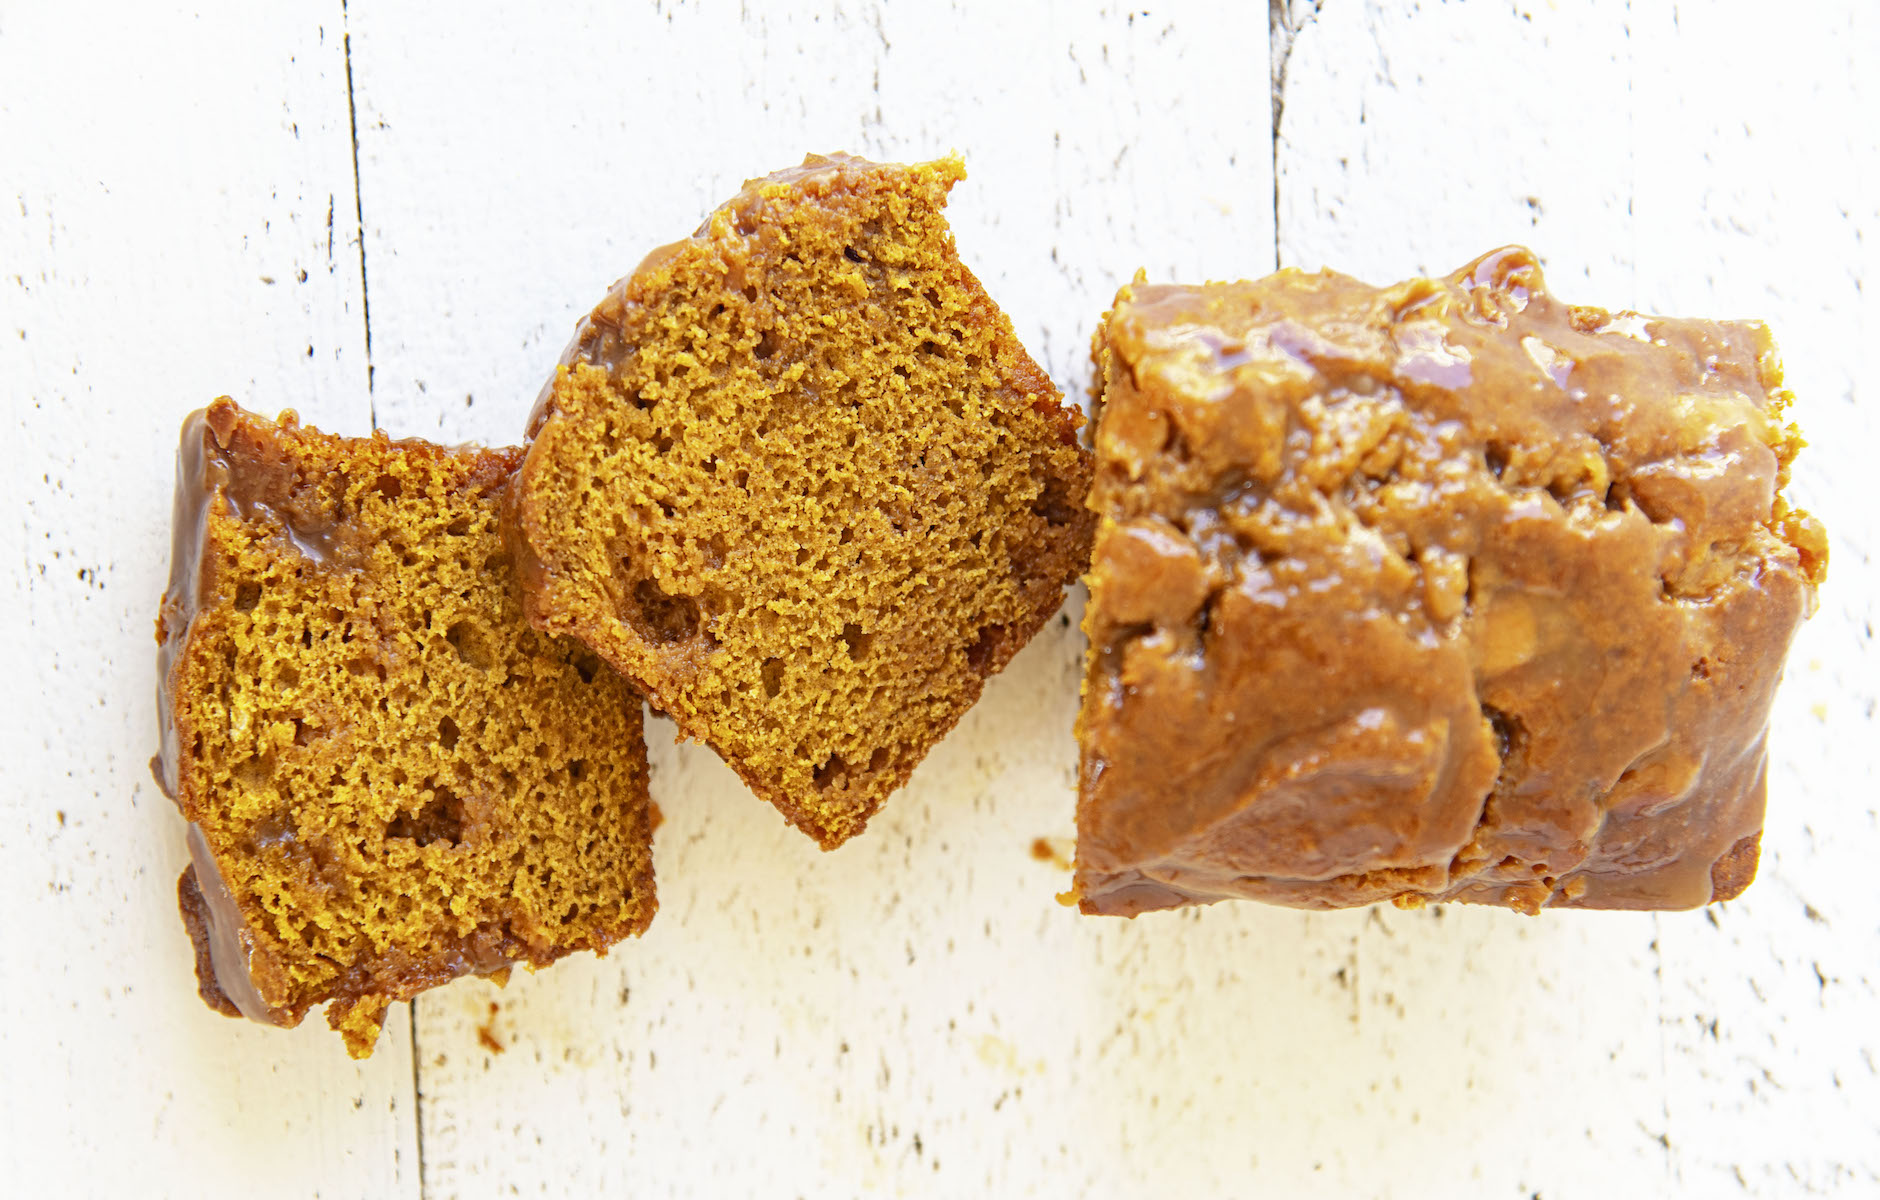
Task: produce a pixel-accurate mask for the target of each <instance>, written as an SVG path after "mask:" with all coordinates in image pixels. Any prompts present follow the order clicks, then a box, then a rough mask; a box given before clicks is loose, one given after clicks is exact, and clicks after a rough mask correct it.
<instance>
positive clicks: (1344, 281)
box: [1076, 248, 1826, 915]
mask: <svg viewBox="0 0 1880 1200" xmlns="http://www.w3.org/2000/svg"><path fill="white" fill-rule="evenodd" d="M1095 351H1096V359H1097V366H1098V373H1099V383H1100V385H1101V388H1102V396H1101V405H1102V407H1101V415H1100V417H1099V423H1098V427H1097V434H1096V447H1097V463H1098V466H1097V478H1096V482H1095V485H1094V487H1093V490H1092V493H1091V503H1092V507H1093V508H1095V509H1096V510H1097V511H1098V512H1099V513H1100V514H1101V517H1100V524H1099V528H1098V533H1097V539H1096V549H1095V551H1094V556H1093V560H1094V561H1093V565H1092V568H1091V573H1090V602H1089V606H1088V608H1087V610H1086V615H1085V629H1086V630H1087V632H1088V633H1089V636H1090V642H1091V648H1090V657H1089V664H1088V677H1087V682H1086V684H1085V689H1084V698H1083V709H1082V714H1081V717H1080V720H1079V736H1080V745H1081V750H1082V769H1081V790H1080V795H1079V800H1078V818H1077V820H1078V845H1077V865H1076V867H1077V877H1076V891H1077V892H1078V894H1079V895H1080V896H1081V902H1082V906H1083V908H1084V910H1085V911H1086V912H1101V913H1120V914H1126V915H1134V914H1136V913H1138V912H1141V911H1144V910H1147V909H1155V908H1167V907H1172V906H1176V905H1182V904H1189V903H1196V902H1205V901H1211V900H1217V899H1222V898H1227V897H1253V898H1257V899H1264V900H1272V901H1277V902H1281V903H1286V904H1294V905H1301V906H1308V907H1336V906H1342V905H1353V904H1363V903H1367V902H1370V901H1375V900H1386V899H1389V900H1395V901H1397V902H1399V903H1400V904H1406V905H1415V904H1420V903H1424V902H1427V901H1434V900H1466V901H1477V902H1483V903H1494V904H1504V905H1508V906H1511V907H1514V908H1517V909H1522V910H1524V911H1528V912H1533V911H1536V910H1538V909H1540V908H1542V907H1544V906H1548V905H1567V906H1576V907H1587V908H1685V907H1691V906H1694V905H1700V904H1704V903H1706V902H1708V901H1711V900H1723V899H1728V898H1730V897H1733V896H1735V895H1736V894H1737V893H1739V892H1740V891H1741V890H1742V889H1743V888H1744V887H1745V886H1747V884H1748V883H1749V881H1750V879H1751V878H1752V877H1753V875H1754V873H1755V868H1756V859H1757V846H1758V838H1759V836H1760V832H1761V828H1762V813H1763V796H1764V776H1765V762H1766V754H1765V748H1764V740H1765V732H1766V729H1767V725H1768V717H1769V706H1770V700H1771V696H1772V694H1773V692H1774V689H1775V686H1776V682H1777V679H1778V677H1779V676H1780V673H1781V667H1782V660H1783V656H1784V654H1785V653H1786V651H1787V648H1788V645H1789V641H1790V638H1791V637H1792V635H1793V634H1794V632H1795V629H1796V627H1797V625H1798V624H1799V623H1800V622H1801V620H1802V619H1803V617H1804V616H1805V615H1806V614H1807V613H1808V612H1809V611H1811V606H1812V604H1813V600H1814V592H1815V587H1816V585H1817V584H1819V583H1820V581H1821V579H1822V577H1823V573H1824V570H1825V566H1826V541H1825V537H1824V535H1823V532H1822V529H1821V526H1820V525H1819V523H1817V522H1816V521H1815V520H1814V519H1813V518H1811V517H1809V516H1808V515H1807V514H1805V513H1802V512H1800V511H1798V510H1796V509H1794V508H1792V507H1791V506H1790V505H1789V504H1788V502H1787V501H1785V500H1784V499H1783V497H1782V488H1783V486H1784V484H1785V483H1786V482H1787V480H1788V471H1789V464H1790V461H1791V459H1793V457H1794V456H1795V453H1796V451H1797V449H1798V448H1799V447H1800V446H1801V441H1800V438H1799V437H1798V436H1797V434H1796V432H1795V430H1794V427H1793V426H1791V425H1788V424H1785V422H1784V410H1785V409H1786V407H1787V405H1788V404H1789V401H1790V399H1791V397H1790V395H1789V393H1788V392H1787V391H1786V390H1785V389H1784V388H1783V386H1782V371H1781V367H1780V364H1779V362H1778V360H1777V357H1776V352H1775V347H1774V345H1773V343H1772V341H1771V339H1770V336H1769V331H1768V330H1767V329H1766V328H1765V327H1763V326H1762V325H1760V324H1758V323H1754V322H1710V321H1689V320H1672V319H1667V318H1658V317H1644V316H1639V315H1636V314H1632V313H1620V314H1617V315H1615V314H1611V313H1608V312H1605V311H1603V310H1600V309H1594V308H1581V307H1575V306H1569V305H1566V304H1563V303H1561V302H1560V301H1558V300H1556V299H1554V298H1553V297H1552V296H1550V295H1548V293H1547V291H1546V289H1545V286H1544V284H1543V282H1542V278H1541V272H1540V268H1539V266H1538V265H1537V264H1536V262H1535V260H1534V258H1533V257H1532V255H1530V254H1529V253H1528V252H1527V251H1525V250H1521V249H1519V248H1510V249H1504V250H1499V251H1496V252H1494V253H1492V254H1489V255H1487V256H1485V257H1483V258H1481V259H1479V260H1477V261H1476V262H1473V263H1471V264H1469V265H1468V266H1466V267H1464V268H1462V269H1461V270H1460V271H1458V272H1456V273H1455V274H1453V275H1451V276H1449V277H1448V278H1445V279H1413V280H1410V281H1408V282H1405V283H1401V284H1398V285H1396V286H1394V287H1389V288H1374V287H1369V286H1366V285H1365V284H1362V283H1359V282H1358V281H1356V280H1354V279H1350V278H1347V277H1345V276H1341V275H1336V274H1332V273H1329V272H1327V273H1323V274H1317V275H1308V274H1302V273H1300V272H1298V271H1282V272H1280V273H1279V274H1277V275H1274V276H1271V277H1269V278H1267V279H1264V280H1261V281H1259V282H1257V283H1234V284H1211V285H1208V286H1206V287H1171V286H1149V285H1146V284H1143V283H1141V282H1138V283H1136V284H1134V285H1132V286H1130V287H1126V288H1124V289H1123V290H1122V292H1121V294H1119V295H1118V297H1117V300H1116V305H1115V309H1114V311H1113V312H1111V313H1110V314H1109V315H1108V317H1107V320H1106V321H1105V323H1104V325H1103V328H1102V330H1101V331H1100V332H1099V335H1098V337H1097V339H1096V345H1095Z"/></svg>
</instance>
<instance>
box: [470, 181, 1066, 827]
mask: <svg viewBox="0 0 1880 1200" xmlns="http://www.w3.org/2000/svg"><path fill="white" fill-rule="evenodd" d="M963 177H964V170H963V168H962V167H961V165H960V163H959V161H958V160H957V159H948V160H944V161H941V162H934V163H926V164H922V165H918V166H900V165H890V164H877V163H871V162H866V161H863V160H861V159H857V158H852V157H848V156H846V155H843V156H835V157H830V158H824V157H818V156H812V157H810V158H809V159H806V160H805V162H804V164H803V165H802V166H801V167H798V168H795V169H792V170H788V171H783V172H779V173H777V174H775V175H772V176H770V177H768V178H765V179H760V180H755V181H753V182H751V183H749V184H747V185H746V187H745V189H744V190H743V191H742V192H741V193H739V194H738V196H737V197H735V198H734V199H733V200H731V201H730V202H729V203H727V204H726V205H724V206H723V207H722V208H720V209H718V210H717V211H716V212H714V213H713V214H712V215H711V216H710V217H709V218H708V219H707V220H706V221H705V223H704V225H703V226H701V227H700V229H699V230H698V232H697V233H696V234H694V235H693V236H692V237H691V238H690V239H688V240H685V241H682V242H678V243H676V244H674V245H670V246H666V247H664V248H662V249H659V250H656V251H654V252H653V253H652V254H651V255H649V256H648V257H647V259H646V260H645V261H644V262H643V263H641V264H640V266H639V268H638V269H637V270H635V271H634V272H633V274H631V275H630V276H628V277H627V278H626V279H624V280H622V281H620V282H619V283H618V284H616V285H615V286H614V288H613V289H612V290H611V291H610V292H609V293H608V295H607V297H606V298H605V299H604V300H602V301H601V302H600V304H599V305H598V306H596V307H595V309H594V310H593V312H592V313H591V314H590V315H589V316H588V317H587V318H586V319H585V320H584V321H583V322H582V323H581V325H580V327H579V329H578V331H577V333H576V336H575V339H574V341H573V343H572V345H571V346H570V347H569V349H568V352H567V354H566V355H565V356H564V360H563V363H562V365H561V366H560V367H559V368H558V370H557V371H556V374H555V378H554V379H553V380H552V381H551V382H550V384H549V386H548V387H547V389H546V390H545V392H544V394H543V397H542V401H541V403H540V404H539V405H538V408H537V411H536V414H535V416H534V417H533V418H532V420H531V423H530V430H529V432H530V436H531V437H532V439H533V441H532V444H531V445H530V448H529V452H528V458H527V459H526V461H525V462H524V464H523V466H522V470H521V472H520V474H519V476H518V479H519V483H518V486H517V487H516V488H515V489H514V490H513V491H512V493H511V497H510V506H509V508H508V510H507V520H508V528H509V530H510V535H511V538H512V545H513V546H514V547H515V549H516V554H517V560H518V563H519V564H520V565H521V567H522V578H523V583H524V587H525V590H526V593H527V600H526V608H527V611H528V614H529V616H530V618H531V620H533V622H534V623H535V625H536V627H537V628H539V629H542V630H545V631H548V632H551V633H555V634H567V635H571V636H573V637H576V638H579V639H580V640H581V641H583V642H586V643H587V644H588V645H589V646H591V647H593V649H594V650H596V651H597V652H598V653H599V654H600V655H601V656H602V657H604V658H605V659H606V660H607V661H608V662H610V663H612V664H613V665H614V666H615V667H616V668H618V669H619V670H620V671H621V672H622V673H624V674H625V675H626V676H627V677H628V678H630V679H632V680H633V681H634V682H635V683H636V684H637V685H638V686H639V687H641V688H642V689H643V690H644V691H645V692H646V694H647V696H648V698H649V700H650V701H651V702H652V703H653V704H654V705H656V706H657V707H659V708H661V709H663V710H665V711H666V712H667V713H669V714H670V715H671V716H672V719H673V720H674V721H675V722H676V723H677V725H678V727H679V730H680V732H681V733H682V735H684V736H688V737H691V738H694V739H696V740H699V741H702V742H705V743H707V744H709V745H710V746H711V747H712V748H713V749H715V750H716V751H717V752H718V753H719V754H720V755H721V756H723V758H724V759H725V760H726V761H727V762H728V763H730V764H731V766H732V767H733V768H735V769H736V770H737V771H738V773H739V774H740V775H741V776H743V778H744V780H745V782H746V783H747V784H749V786H750V787H751V788H752V790H753V791H755V792H756V793H757V794H758V795H760V796H762V797H764V798H765V799H767V800H769V801H770V802H771V803H773V804H775V805H776V806H777V808H778V809H780V810H781V811H782V812H783V814H784V815H785V816H786V817H787V818H788V819H789V820H790V821H792V822H793V823H795V824H796V825H797V826H798V827H799V828H800V829H802V830H803V831H804V832H805V833H807V834H809V835H810V836H811V837H813V838H815V839H816V840H817V841H818V842H819V843H821V844H822V845H823V846H824V847H825V848H829V847H834V846H836V845H838V844H840V843H841V842H842V841H844V840H845V839H847V838H849V837H851V836H853V835H854V834H855V833H857V832H859V831H860V830H861V829H862V827H863V825H864V823H865V822H866V821H867V820H868V818H869V816H870V815H871V814H873V813H874V812H875V811H876V809H878V808H879V807H880V805H881V802H882V799H883V797H885V796H886V795H887V794H888V793H890V792H892V791H893V790H894V789H896V788H898V787H900V786H901V785H902V784H903V783H905V782H906V780H907V778H908V776H909V774H910V772H912V771H913V769H914V766H915V764H917V763H918V762H919V761H920V760H921V758H922V756H924V755H925V754H926V753H927V751H928V750H929V749H930V748H931V747H932V746H933V745H934V744H935V743H936V742H937V741H938V740H939V739H940V738H941V737H942V736H943V735H944V734H945V733H946V732H947V730H949V729H950V728H952V726H953V725H954V723H955V722H957V721H958V720H959V719H960V716H961V715H962V714H963V713H964V712H965V711H966V710H967V708H968V707H970V706H971V705H972V703H973V701H974V700H976V699H977V698H978V696H979V694H980V689H981V687H982V685H983V683H984V681H985V679H986V677H987V676H989V675H991V674H993V673H995V672H997V671H998V670H1000V669H1001V668H1002V667H1004V666H1005V664H1006V662H1007V661H1008V660H1010V658H1011V657H1012V655H1013V654H1014V653H1015V652H1016V651H1017V650H1018V649H1019V648H1020V647H1022V646H1023V645H1024V644H1025V643H1026V641H1027V640H1029V639H1030V638H1031V636H1032V635H1033V634H1034V633H1035V632H1036V631H1037V630H1038V628H1039V627H1040V626H1041V625H1042V624H1043V623H1044V621H1045V620H1047V619H1048V618H1049V617H1050V615H1051V614H1052V613H1053V612H1055V611H1056V610H1057V608H1058V606H1059V604H1060V602H1061V601H1062V598H1063V593H1064V589H1065V587H1066V586H1067V585H1068V584H1069V583H1070V582H1071V581H1072V580H1073V579H1075V578H1076V577H1077V575H1078V574H1079V573H1080V572H1081V571H1082V569H1083V567H1084V565H1085V563H1086V559H1087V555H1088V548H1089V539H1090V533H1091V528H1092V523H1093V517H1092V516H1091V514H1090V513H1089V512H1088V511H1087V510H1086V509H1085V508H1084V506H1083V499H1084V494H1085V491H1086V488H1087V486H1088V483H1089V476H1090V466H1089V456H1088V453H1087V452H1086V451H1084V450H1083V449H1082V448H1081V447H1080V446H1079V445H1078V443H1077V428H1078V425H1079V424H1080V421H1081V417H1080V416H1079V415H1078V414H1077V413H1076V412H1075V410H1073V409H1070V408H1067V407H1065V406H1064V405H1063V404H1062V403H1060V400H1061V398H1060V396H1059V394H1058V392H1057V391H1056V389H1054V388H1053V387H1052V385H1051V381H1050V380H1049V379H1047V378H1046V377H1045V375H1044V374H1043V372H1041V371H1040V370H1039V369H1038V366H1037V364H1035V363H1034V362H1033V361H1032V359H1031V358H1030V356H1029V355H1027V354H1026V352H1025V350H1024V348H1023V347H1022V346H1021V345H1019V342H1018V339H1017V337H1016V336H1015V335H1014V333H1013V330H1012V325H1011V322H1010V321H1009V320H1008V319H1007V318H1006V317H1005V315H1004V314H1003V313H1001V312H1000V311H999V309H998V308H997V307H996V306H995V305H994V304H993V302H992V301H991V300H990V299H989V298H988V297H987V295H986V293H985V291H984V289H983V288H981V287H980V285H979V282H978V281H977V280H976V279H975V278H974V277H973V274H972V272H970V271H969V270H967V268H966V267H965V266H964V265H962V264H961V262H960V260H959V257H958V255H957V253H956V252H955V249H954V245H953V239H952V235H951V233H950V232H949V231H948V228H947V224H946V220H945V218H944V216H943V215H942V212H941V209H942V206H943V205H944V203H945V200H946V195H947V192H948V190H949V189H950V188H951V187H952V186H953V184H954V183H955V182H957V181H958V180H960V179H961V178H963Z"/></svg>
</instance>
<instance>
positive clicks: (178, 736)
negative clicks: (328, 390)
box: [156, 397, 654, 1057]
mask: <svg viewBox="0 0 1880 1200" xmlns="http://www.w3.org/2000/svg"><path fill="white" fill-rule="evenodd" d="M520 456H521V452H520V451H518V450H479V449H464V450H454V449H446V448H443V447H439V446H433V445H430V444H427V443H425V442H420V441H403V442H393V441H390V440H388V439H387V438H386V437H385V436H384V435H383V434H378V435H375V436H374V437H372V438H369V439H352V438H341V437H333V436H330V435H327V434H322V433H320V432H319V431H317V430H314V429H311V428H303V427H301V426H300V425H298V424H297V422H296V421H295V419H294V417H293V414H292V413H285V414H283V415H282V417H281V420H280V423H279V424H275V423H273V422H270V421H267V420H265V419H262V418H260V417H256V416H253V415H251V414H249V413H246V412H243V411H242V410H241V409H240V408H238V407H236V405H235V404H234V403H233V402H232V401H230V400H229V399H228V398H227V397H223V398H221V399H219V400H217V401H216V402H215V403H214V404H212V405H210V406H209V408H208V409H207V410H206V411H205V412H198V413H196V414H194V415H193V416H191V417H190V418H189V420H188V421H187V422H186V423H185V424H184V426H183V438H182V448H181V451H180V453H179V456H178V471H177V492H176V551H175V557H174V560H173V563H172V568H171V578H170V587H169V591H168V593H167V594H166V595H165V597H164V602H163V609H162V615H161V617H160V618H159V620H158V627H157V632H158V639H159V641H160V642H161V643H162V651H161V658H160V663H161V669H160V672H159V675H160V680H159V685H158V710H159V713H160V719H161V725H162V734H163V746H162V752H161V754H160V755H159V757H158V761H157V763H156V766H157V769H158V771H157V773H158V778H159V780H160V781H161V782H162V783H163V786H164V788H165V790H166V791H167V792H168V793H169V794H170V795H171V796H172V797H173V798H174V799H175V801H176V803H177V805H178V807H179V808H181V810H182V813H183V816H184V817H185V818H187V819H188V821H189V822H190V826H189V846H190V856H191V860H192V865H191V866H190V867H189V869H188V870H186V871H185V872H184V873H183V877H182V880H181V881H180V883H179V885H178V890H179V898H180V901H181V907H182V911H183V916H184V920H185V923H186V924H187V925H188V927H189V930H190V935H191V939H192V940H193V941H194V942H195V944H196V949H197V973H198V977H199V981H200V984H201V990H202V995H203V999H204V1000H205V1001H207V1002H208V1003H209V1005H210V1006H211V1007H213V1008H216V1009H218V1010H220V1011H222V1012H225V1013H229V1014H231V1015H234V1014H235V1013H242V1014H245V1015H247V1016H249V1017H251V1018H254V1019H255V1020H258V1021H263V1022H267V1023H271V1024H275V1025H296V1024H298V1023H299V1022H300V1020H301V1018H302V1017H303V1016H304V1015H305V1013H306V1012H307V1010H308V1009H309V1008H310V1007H312V1006H314V1005H317V1004H320V1003H322V1002H329V1007H328V1009H327V1020H328V1022H329V1023H330V1024H331V1025H332V1026H333V1028H335V1029H337V1030H339V1031H340V1032H341V1033H342V1034H343V1035H344V1036H345V1038H346V1044H347V1048H348V1049H349V1050H350V1051H351V1052H352V1053H353V1054H354V1055H355V1056H359V1057H363V1056H364V1055H366V1054H369V1053H370V1052H371V1049H372V1045H373V1043H374V1041H375V1040H376V1038H377V1037H378V1032H379V1024H380V1021H381V1019H382V1016H383V1014H384V1011H385V1008H386V1006H387V1005H388V1004H390V1003H392V1002H394V1001H399V1000H405V999H408V998H409V997H411V996H414V995H416V994H417V993H419V992H421V991H423V990H425V989H426V988H429V987H433V986H435V985H437V984H440V983H444V982H447V981H449V980H451V979H453V978H455V977H457V976H459V975H463V974H466V973H470V972H477V973H492V972H498V971H503V970H506V969H507V968H508V966H509V965H510V964H512V963H516V962H523V963H528V964H530V965H532V966H542V965H546V964H547V963H550V962H553V961H554V960H555V959H557V958H560V957H561V956H562V955H564V954H567V953H569V952H571V951H574V950H596V951H604V950H605V949H606V948H607V947H609V946H611V945H613V944H614V943H615V942H618V941H619V940H620V939H622V938H624V937H627V936H629V935H631V934H637V933H639V932H640V931H641V930H643V929H645V928H646V924H647V922H648V921H649V920H651V918H652V916H653V910H654V894H653V875H652V859H651V852H650V833H649V829H648V822H647V804H648V801H647V790H646V783H647V769H646V749H645V744H644V742H643V741H642V739H641V732H640V721H641V715H640V700H639V697H638V696H636V695H635V694H634V693H633V692H632V691H631V689H630V688H628V686H627V685H626V683H625V681H623V680H621V679H619V678H618V677H616V676H615V675H614V674H613V673H612V672H611V671H608V670H606V669H604V668H603V667H602V666H601V664H600V663H599V662H598V661H596V660H595V659H594V658H593V657H592V655H590V654H588V653H587V651H586V650H584V649H583V648H581V647H580V646H579V645H578V644H576V643H572V642H557V641H554V640H552V639H550V638H547V637H544V636H542V635H541V634H538V633H536V632H535V631H533V630H531V629H529V628H528V626H527V625H526V624H525V623H524V622H523V620H522V613H521V608H520V601H519V597H518V595H517V590H516V588H515V581H514V570H513V568H512V567H511V565H510V560H509V558H508V556H507V554H506V553H505V551H504V548H503V544H502V539H501V536H500V533H499V530H498V511H499V506H500V503H501V497H502V494H503V491H504V490H505V488H506V487H507V485H508V483H509V480H510V478H511V475H512V472H513V471H514V469H515V466H516V463H517V462H518V460H519V459H520Z"/></svg>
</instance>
